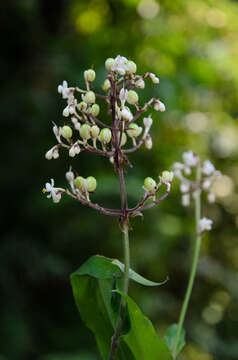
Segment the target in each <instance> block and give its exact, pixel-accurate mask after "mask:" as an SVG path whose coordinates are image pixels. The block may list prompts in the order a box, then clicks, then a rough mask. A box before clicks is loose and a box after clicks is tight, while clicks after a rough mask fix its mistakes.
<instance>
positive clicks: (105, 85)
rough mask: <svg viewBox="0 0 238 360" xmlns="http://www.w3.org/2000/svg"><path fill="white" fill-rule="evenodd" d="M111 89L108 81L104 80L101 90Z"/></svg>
mask: <svg viewBox="0 0 238 360" xmlns="http://www.w3.org/2000/svg"><path fill="white" fill-rule="evenodd" d="M110 87H111V83H110V81H109V80H108V79H106V80H104V83H103V86H102V89H103V90H104V91H108V90H109V89H110Z"/></svg>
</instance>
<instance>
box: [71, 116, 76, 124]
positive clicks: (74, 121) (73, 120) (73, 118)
mask: <svg viewBox="0 0 238 360" xmlns="http://www.w3.org/2000/svg"><path fill="white" fill-rule="evenodd" d="M71 121H72V123H73V124H77V122H78V119H77V118H76V117H75V116H72V117H71Z"/></svg>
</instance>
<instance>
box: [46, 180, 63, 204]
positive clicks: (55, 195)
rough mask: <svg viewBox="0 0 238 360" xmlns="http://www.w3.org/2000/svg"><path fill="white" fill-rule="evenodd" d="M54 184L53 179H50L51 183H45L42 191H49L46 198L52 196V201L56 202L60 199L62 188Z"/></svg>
mask: <svg viewBox="0 0 238 360" xmlns="http://www.w3.org/2000/svg"><path fill="white" fill-rule="evenodd" d="M54 184H55V182H54V179H51V183H46V184H45V189H43V192H49V195H47V198H48V199H49V198H51V197H52V199H53V201H54V203H58V202H59V201H60V199H61V192H62V191H64V190H63V189H60V188H55V187H54Z"/></svg>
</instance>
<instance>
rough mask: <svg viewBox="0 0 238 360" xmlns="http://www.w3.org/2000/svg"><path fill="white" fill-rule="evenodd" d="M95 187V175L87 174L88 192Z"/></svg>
mask: <svg viewBox="0 0 238 360" xmlns="http://www.w3.org/2000/svg"><path fill="white" fill-rule="evenodd" d="M96 187H97V180H96V179H95V177H93V176H89V177H87V179H86V188H87V191H88V192H93V191H95V189H96Z"/></svg>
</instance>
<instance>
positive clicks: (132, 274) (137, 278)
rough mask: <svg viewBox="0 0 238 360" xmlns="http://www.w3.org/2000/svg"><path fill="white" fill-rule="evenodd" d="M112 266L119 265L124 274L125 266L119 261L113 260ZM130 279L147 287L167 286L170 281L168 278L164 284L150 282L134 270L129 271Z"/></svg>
mask: <svg viewBox="0 0 238 360" xmlns="http://www.w3.org/2000/svg"><path fill="white" fill-rule="evenodd" d="M112 264H114V265H117V266H118V267H119V268H120V269H121V271H122V272H124V268H125V265H124V264H122V263H121V262H120V261H119V260H113V261H112ZM129 277H130V279H131V280H134V281H135V282H137V283H139V284H141V285H145V286H159V285H163V284H165V283H166V282H167V281H168V278H166V279H165V280H164V281H162V282H154V281H150V280H147V279H145V278H144V277H143V276H141V275H139V274H137V273H136V272H135V271H134V270H132V269H130V271H129Z"/></svg>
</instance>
